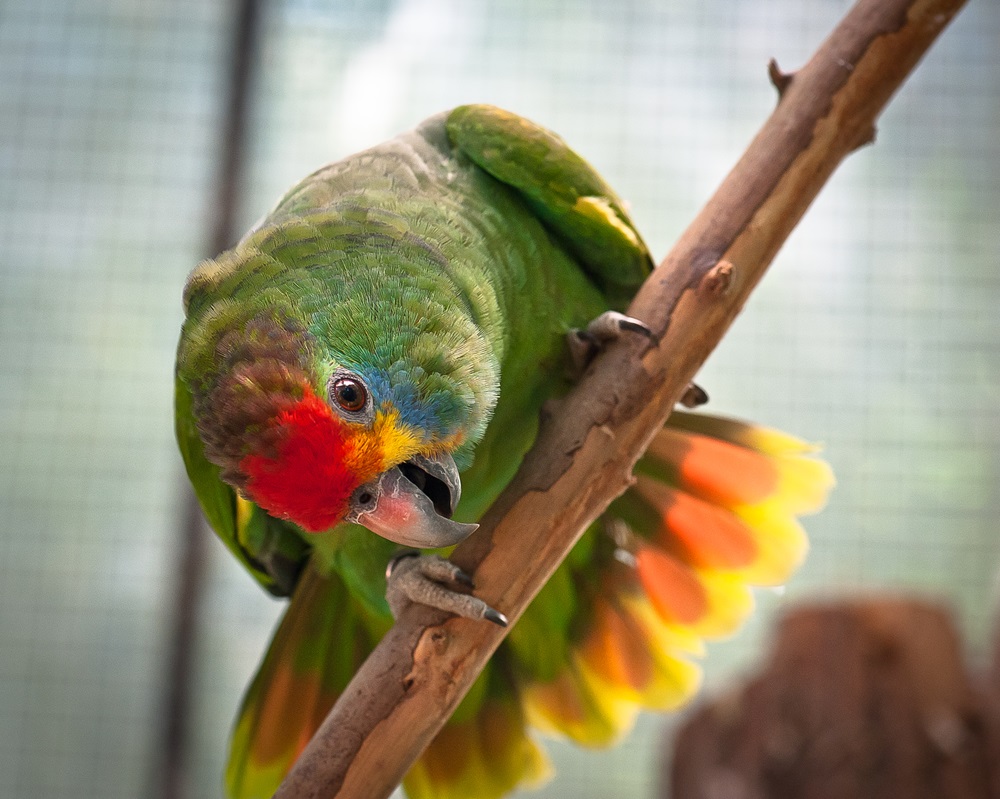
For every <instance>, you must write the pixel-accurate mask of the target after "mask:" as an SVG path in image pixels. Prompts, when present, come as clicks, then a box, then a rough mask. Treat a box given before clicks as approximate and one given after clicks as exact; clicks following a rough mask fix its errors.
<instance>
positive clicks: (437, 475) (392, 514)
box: [346, 454, 479, 549]
mask: <svg viewBox="0 0 1000 799" xmlns="http://www.w3.org/2000/svg"><path fill="white" fill-rule="evenodd" d="M461 493H462V482H461V480H460V479H459V476H458V468H457V467H456V466H455V461H454V459H452V457H451V456H450V455H448V454H441V455H435V456H434V457H431V458H429V457H425V456H422V455H418V456H416V457H414V458H411V459H410V460H408V461H406V462H405V463H401V464H400V465H399V466H396V467H394V468H392V469H389V470H388V471H385V472H383V473H382V474H380V475H379V476H378V477H376V478H375V479H374V480H372V481H371V482H368V483H365V484H364V485H363V486H361V487H360V488H358V489H357V490H355V492H354V493H353V494H352V495H351V501H350V509H349V511H348V514H347V517H346V518H347V521H349V522H355V523H356V524H361V525H364V526H365V527H367V528H368V529H369V530H371V531H372V532H373V533H377V534H378V535H380V536H382V537H383V538H388V539H389V540H390V541H395V542H396V543H397V544H403V545H405V546H409V547H417V548H420V549H429V548H435V547H447V546H451V545H452V544H457V543H458V542H459V541H461V540H462V539H464V538H466V537H468V536H469V535H470V534H471V533H472V531H473V530H475V529H476V528H477V527H478V526H479V525H478V524H461V523H459V522H453V521H452V520H451V519H450V518H449V517H450V516H451V514H452V513H453V512H454V510H455V506H456V505H457V504H458V499H459V497H460V496H461Z"/></svg>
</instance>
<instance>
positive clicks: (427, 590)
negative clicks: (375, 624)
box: [385, 552, 507, 627]
mask: <svg viewBox="0 0 1000 799" xmlns="http://www.w3.org/2000/svg"><path fill="white" fill-rule="evenodd" d="M448 583H451V584H453V585H458V586H463V587H465V588H472V578H471V577H469V575H468V574H466V573H465V572H464V571H462V570H461V569H460V568H458V566H456V565H455V564H454V563H452V562H451V561H450V560H445V559H444V558H441V557H438V556H437V555H421V554H420V553H419V552H404V553H402V554H400V555H397V556H396V557H394V558H393V559H392V560H391V561H389V565H388V567H387V568H386V570H385V598H386V601H387V602H388V603H389V610H391V611H392V615H393V618H398V617H399V614H400V613H402V611H403V608H405V607H406V606H407V605H409V604H410V603H412V602H416V603H417V604H420V605H430V606H431V607H432V608H438V609H439V610H444V611H447V612H448V613H454V614H455V615H456V616H464V617H465V618H467V619H486V620H487V621H491V622H493V623H494V624H498V625H500V626H501V627H506V626H507V617H506V616H504V615H503V614H502V613H500V612H499V611H497V610H494V609H493V608H491V607H490V606H489V605H487V604H486V603H485V602H483V600H481V599H479V598H477V597H474V596H472V594H465V593H462V592H460V591H455V590H452V589H451V588H449V587H448V586H447V584H448Z"/></svg>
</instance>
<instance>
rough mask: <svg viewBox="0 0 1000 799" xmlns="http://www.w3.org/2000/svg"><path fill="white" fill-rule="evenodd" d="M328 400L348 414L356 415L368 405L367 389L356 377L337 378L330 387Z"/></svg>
mask: <svg viewBox="0 0 1000 799" xmlns="http://www.w3.org/2000/svg"><path fill="white" fill-rule="evenodd" d="M330 398H331V399H332V400H333V401H334V402H336V403H337V405H338V406H340V407H341V408H342V409H343V410H345V411H347V412H348V413H357V412H358V411H360V410H363V409H364V407H365V405H366V404H367V403H368V389H366V388H365V386H364V383H362V382H361V381H360V380H358V379H357V378H356V377H346V376H342V377H337V378H335V379H334V380H333V382H332V383H331V385H330Z"/></svg>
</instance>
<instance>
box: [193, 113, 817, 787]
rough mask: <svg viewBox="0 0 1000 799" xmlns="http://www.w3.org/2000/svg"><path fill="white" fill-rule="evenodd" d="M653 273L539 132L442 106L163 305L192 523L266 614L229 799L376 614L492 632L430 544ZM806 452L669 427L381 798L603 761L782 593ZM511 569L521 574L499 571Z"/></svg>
mask: <svg viewBox="0 0 1000 799" xmlns="http://www.w3.org/2000/svg"><path fill="white" fill-rule="evenodd" d="M652 268H653V261H652V257H651V255H650V253H649V250H648V248H647V246H646V244H645V243H644V242H643V239H642V238H641V237H640V235H639V233H638V231H637V230H636V227H635V225H634V224H633V222H632V220H631V218H630V216H629V214H628V211H627V209H626V205H625V203H624V202H623V201H622V200H621V199H620V198H619V197H618V196H617V195H616V194H615V193H614V191H613V190H612V189H611V188H610V187H609V186H608V185H607V183H606V182H605V181H604V179H603V178H601V177H600V176H599V175H598V174H597V172H596V171H595V170H594V168H593V167H592V166H590V164H588V163H587V162H586V161H585V160H584V159H583V158H582V157H581V156H579V155H578V154H577V153H576V152H575V151H574V150H572V149H571V148H570V147H569V146H568V145H567V144H566V143H565V142H564V141H563V139H561V138H560V137H559V136H557V135H556V134H555V133H552V132H551V131H549V130H547V129H546V128H544V127H542V126H540V125H537V124H535V123H533V122H530V121H528V120H526V119H524V118H522V117H520V116H518V115H516V114H514V113H511V112H509V111H505V110H502V109H499V108H496V107H493V106H489V105H465V106H460V107H458V108H455V109H453V110H451V111H448V112H445V113H442V114H438V115H436V116H433V117H431V118H429V119H427V120H426V121H424V122H423V123H421V124H420V125H418V126H417V127H416V128H414V129H413V130H411V131H409V132H407V133H404V134H402V135H399V136H397V137H396V138H393V139H391V140H389V141H387V142H385V143H382V144H380V145H377V146H375V147H373V148H371V149H368V150H365V151H363V152H360V153H358V154H355V155H352V156H350V157H347V158H345V159H343V160H341V161H338V162H336V163H333V164H330V165H327V166H324V167H322V168H321V169H319V170H318V171H316V172H314V173H313V174H311V175H309V176H308V177H306V178H305V179H304V180H302V181H301V182H300V183H298V184H297V185H296V186H294V187H293V188H292V189H291V190H289V191H288V192H287V193H286V194H285V195H284V196H283V197H282V198H281V199H280V201H279V202H278V204H277V205H276V206H275V207H274V209H273V210H272V211H271V212H270V213H268V214H267V215H266V216H265V217H264V218H263V219H262V220H261V221H260V222H259V223H257V224H256V225H255V226H254V227H253V228H252V229H251V230H250V231H249V232H248V233H247V234H246V235H245V236H244V237H243V238H242V239H241V240H240V241H239V242H238V243H237V244H236V245H235V246H234V247H233V248H232V249H230V250H227V251H226V252H224V253H222V254H221V255H218V256H217V257H215V258H212V259H209V260H206V261H204V262H202V263H200V264H199V265H198V266H197V267H196V268H195V269H194V270H193V271H192V272H191V274H190V276H189V277H188V279H187V282H186V284H185V287H184V292H183V302H184V311H185V319H184V322H183V325H182V329H181V335H180V341H179V345H178V350H177V360H176V379H175V426H176V435H177V440H178V444H179V448H180V451H181V455H182V458H183V461H184V464H185V467H186V470H187V473H188V476H189V478H190V481H191V483H192V485H193V488H194V492H195V494H196V496H197V499H198V501H199V503H200V505H201V508H202V510H203V512H204V515H205V517H206V519H207V521H208V523H209V525H210V526H211V527H212V528H213V529H214V531H215V532H216V533H217V535H218V537H219V538H220V539H221V541H222V542H223V543H224V544H225V546H226V547H227V548H228V550H229V551H230V552H231V554H232V555H233V556H234V557H235V558H236V559H237V560H238V561H239V563H240V564H241V565H242V566H243V567H244V568H245V569H246V571H248V572H249V573H250V575H251V576H252V577H253V578H254V579H255V580H256V581H257V582H258V583H259V584H260V586H261V587H262V588H263V589H264V590H265V591H267V592H268V593H270V594H271V595H273V596H276V597H289V598H290V599H289V602H288V606H287V609H286V611H285V613H284V616H283V617H282V619H281V620H280V622H279V623H278V625H277V628H276V630H275V633H274V635H273V639H272V641H271V644H270V647H269V648H268V650H267V652H266V654H265V655H264V657H263V660H262V662H261V664H260V666H259V669H258V671H257V673H256V676H255V677H254V678H253V680H252V682H251V684H250V686H249V688H248V689H247V691H246V694H245V697H244V699H243V702H242V706H241V709H240V710H239V713H238V717H237V720H236V722H235V726H234V730H233V733H232V737H231V741H230V745H229V746H230V748H229V760H228V765H227V767H226V774H225V783H226V790H227V792H228V795H229V796H231V797H233V799H252V798H253V797H269V796H271V795H272V794H273V792H274V791H275V789H276V788H277V786H278V785H279V784H280V782H281V780H282V778H283V777H284V775H285V774H286V773H287V772H288V770H289V769H290V768H291V766H292V765H293V764H294V762H295V760H296V758H297V756H298V755H299V754H300V753H301V751H302V749H303V748H304V747H305V745H306V743H307V742H308V741H309V739H310V737H311V736H312V734H313V732H314V731H315V730H316V729H317V727H318V726H319V725H320V723H321V722H322V720H323V718H324V716H325V715H326V713H327V712H328V711H329V709H330V708H331V707H332V705H333V703H334V702H335V701H336V699H337V697H338V695H339V694H340V693H341V692H342V691H343V690H344V688H345V686H346V685H347V683H348V682H349V680H350V679H351V676H352V675H353V673H354V672H355V670H356V669H357V667H358V666H359V665H360V663H361V662H362V661H363V660H364V658H365V657H366V655H367V654H368V653H369V652H370V651H371V649H372V648H373V647H374V646H375V644H376V643H377V642H378V640H379V639H380V637H381V636H382V635H383V634H384V633H385V632H386V631H387V630H388V628H389V627H390V626H391V625H392V623H393V618H394V616H395V615H398V613H399V612H400V610H401V609H402V608H404V607H405V606H406V605H407V604H408V603H412V602H416V603H422V604H427V605H432V606H434V607H438V608H441V609H443V610H446V611H449V612H451V613H455V614H459V615H462V616H467V617H470V618H474V619H482V620H483V623H490V622H492V623H496V624H501V625H506V624H507V619H506V617H505V616H504V615H503V613H502V612H501V610H500V609H495V608H492V607H489V606H488V605H487V604H486V603H485V602H483V601H482V600H481V599H479V598H477V597H476V596H475V592H474V585H473V579H472V578H471V577H470V576H469V575H467V574H465V573H464V572H462V571H461V570H460V569H458V568H457V567H456V566H454V565H453V564H452V563H451V562H450V561H448V560H447V554H448V552H449V551H450V549H449V548H450V547H452V546H453V545H455V544H457V543H458V542H459V541H461V540H463V539H464V538H466V537H467V536H468V535H470V534H471V533H472V532H473V531H474V530H475V529H476V524H477V520H478V519H479V518H480V517H481V516H482V515H483V513H484V512H485V510H486V509H487V508H488V507H489V505H490V503H491V502H492V501H493V500H494V499H495V498H496V497H497V496H498V495H499V493H500V492H501V491H502V490H503V488H504V487H505V486H506V485H507V483H508V482H509V481H510V480H511V479H512V477H513V475H514V473H515V472H516V470H517V468H518V465H519V463H520V461H521V459H522V457H523V456H524V454H525V453H526V452H527V451H528V449H529V448H530V447H531V445H532V443H533V442H534V440H535V436H536V433H537V430H538V424H539V417H540V414H541V412H542V407H543V405H544V404H545V403H546V402H548V401H549V400H550V399H553V398H558V397H559V396H561V395H562V394H564V393H565V392H566V391H568V390H569V389H570V388H571V387H572V385H573V384H574V381H575V380H576V379H577V378H578V376H579V374H580V371H581V369H585V368H586V366H587V364H588V363H589V362H590V360H592V359H593V358H594V357H597V355H599V353H600V350H601V348H602V347H604V346H606V343H607V341H609V340H613V339H615V338H619V337H622V336H631V335H646V334H648V328H646V326H645V325H644V324H643V323H642V322H641V321H640V320H635V319H632V318H630V317H628V316H626V315H625V314H624V310H625V309H626V308H627V304H628V301H629V299H630V298H631V297H632V296H633V295H634V293H635V292H636V290H637V289H638V287H639V285H640V284H641V283H642V282H643V280H644V279H645V278H646V276H647V275H648V274H649V273H650V271H651V269H652ZM816 453H817V447H816V446H814V445H812V444H810V443H807V442H805V441H803V440H801V439H799V438H796V437H794V436H791V435H788V434H785V433H782V432H779V431H777V430H774V429H771V428H764V427H759V426H755V425H753V424H750V423H748V422H743V421H740V420H736V419H731V418H725V417H721V416H713V415H709V414H706V413H703V412H702V411H700V410H693V409H685V410H680V409H678V410H675V411H674V412H673V414H672V415H671V416H670V418H669V419H668V421H667V424H666V425H665V427H664V428H663V429H662V430H661V431H660V432H658V433H657V434H656V435H655V437H654V438H653V439H652V442H651V444H650V446H649V449H648V451H647V452H646V453H645V454H644V455H643V456H642V457H641V459H640V460H639V461H638V463H637V464H636V466H635V469H634V482H633V483H632V484H631V485H630V487H629V488H628V489H627V490H626V491H625V493H624V494H623V495H622V496H621V497H619V498H618V499H616V500H615V501H614V502H613V503H612V504H611V505H610V507H609V508H608V509H607V511H606V512H605V513H604V514H603V515H602V517H601V518H600V519H598V520H597V521H596V522H595V523H594V524H592V525H591V526H590V527H589V528H588V529H586V530H585V531H584V532H583V533H582V535H581V537H580V538H579V540H578V542H577V543H576V544H575V546H574V547H573V549H572V550H571V552H570V553H569V555H568V556H567V558H566V559H565V561H564V562H563V563H562V564H561V565H560V566H559V567H558V568H557V569H556V571H555V572H554V573H553V575H552V577H551V578H550V579H549V580H548V582H547V583H546V584H545V586H544V587H543V588H542V589H541V590H540V592H539V593H538V595H537V596H536V597H535V599H534V600H533V601H532V602H531V604H530V605H529V606H528V608H527V609H526V610H525V611H524V613H523V614H522V616H521V617H520V618H519V619H518V620H517V622H516V624H514V625H512V626H511V628H510V630H509V632H508V634H507V635H506V637H505V638H504V641H503V642H502V644H501V645H500V647H499V649H498V650H497V651H496V652H495V654H494V655H493V657H492V658H491V659H490V661H489V662H488V664H487V666H486V668H485V669H484V671H483V672H482V673H481V674H480V675H479V677H478V678H477V679H476V681H475V683H474V684H473V686H472V688H471V689H470V691H469V693H468V694H467V695H466V696H465V697H464V698H463V700H462V701H461V703H460V704H459V705H458V707H457V708H456V709H455V711H454V713H453V714H452V716H451V717H450V719H449V720H448V722H447V723H446V724H445V726H444V727H443V728H442V730H441V731H440V732H439V734H438V735H437V736H436V737H435V738H434V740H433V741H432V742H431V744H430V745H429V746H428V748H427V749H426V750H425V752H424V753H423V754H422V755H421V757H420V758H419V759H418V760H417V761H416V762H415V763H414V764H413V765H412V767H411V768H410V769H409V771H408V772H407V774H406V776H405V778H404V780H403V789H404V791H405V792H406V794H407V795H408V796H409V797H411V799H427V798H428V797H436V798H437V799H449V798H451V797H456V798H457V797H481V798H483V799H492V798H493V797H500V796H502V795H504V794H505V793H507V792H509V791H511V790H513V789H515V788H524V787H532V786H537V785H539V784H541V783H542V782H543V781H545V780H546V779H548V778H549V777H550V776H551V773H552V768H551V765H550V763H549V760H548V758H547V755H546V753H545V750H544V746H543V738H545V737H547V736H548V737H562V738H565V739H569V740H570V741H573V742H575V743H577V744H580V745H582V746H585V747H598V746H608V745H611V744H614V743H616V742H618V741H620V740H621V739H622V738H623V737H624V736H625V735H626V734H627V732H628V731H629V730H630V729H631V727H632V725H633V723H634V721H635V719H636V717H637V714H638V713H640V712H641V711H644V710H654V711H667V710H672V709H675V708H677V707H679V706H680V705H682V704H683V703H684V702H685V701H687V700H688V699H689V698H690V697H691V696H692V695H693V694H694V693H695V692H696V690H697V688H698V685H699V681H700V675H701V671H700V667H699V661H700V659H701V658H702V656H703V655H704V653H705V646H706V642H707V641H710V640H714V639H717V638H720V637H723V636H726V635H729V634H732V633H733V632H734V631H735V630H736V629H737V627H738V626H739V625H740V623H741V622H742V621H743V620H744V619H745V618H746V617H747V615H748V614H749V613H750V612H751V610H752V607H753V601H754V600H753V587H754V586H781V585H783V584H784V583H785V582H786V581H787V580H788V578H789V577H790V575H791V574H792V573H793V572H794V571H795V569H796V568H797V567H798V566H799V565H800V563H801V562H802V560H803V558H804V555H805V553H806V550H807V548H808V543H807V539H806V535H805V532H804V530H803V528H802V525H801V522H800V521H799V518H798V517H800V516H802V515H805V514H807V513H811V512H815V511H818V510H819V509H820V508H821V507H822V506H823V505H824V503H825V501H826V497H827V494H828V492H829V490H830V489H831V487H832V485H833V476H832V471H831V469H830V467H829V466H828V465H827V464H826V462H824V461H823V460H822V459H821V458H820V457H818V456H817V454H816ZM531 557H532V554H531V552H525V553H524V558H525V559H526V560H527V559H529V558H531Z"/></svg>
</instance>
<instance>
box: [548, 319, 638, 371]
mask: <svg viewBox="0 0 1000 799" xmlns="http://www.w3.org/2000/svg"><path fill="white" fill-rule="evenodd" d="M624 333H638V334H639V335H641V336H645V337H646V338H647V339H652V338H653V331H652V330H650V329H649V327H647V326H646V324H645V322H640V321H639V320H638V319H633V318H632V317H631V316H625V314H622V313H618V311H605V312H604V313H602V314H601V315H600V316H598V317H597V318H596V319H595V320H594V321H593V322H591V323H590V324H589V325H587V327H586V328H585V329H584V330H571V331H569V334H568V335H567V336H566V340H567V342H568V344H569V354H570V358H571V359H572V361H573V368H574V370H575V371H576V372H577V373H578V374H583V371H584V370H585V369H586V368H587V367H588V366H589V365H590V362H591V361H592V360H594V358H595V357H596V356H597V353H599V352H600V351H601V349H602V348H603V347H605V346H606V345H608V344H610V343H611V342H612V341H617V340H618V339H620V338H621V337H622V335H623V334H624Z"/></svg>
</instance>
